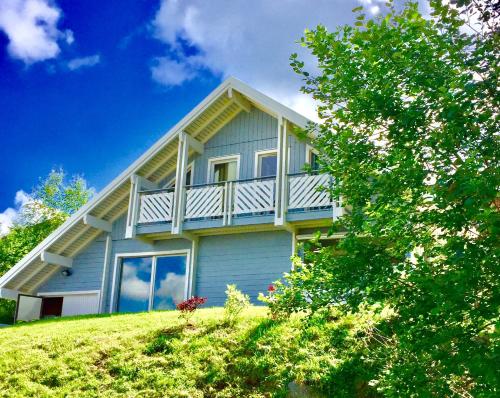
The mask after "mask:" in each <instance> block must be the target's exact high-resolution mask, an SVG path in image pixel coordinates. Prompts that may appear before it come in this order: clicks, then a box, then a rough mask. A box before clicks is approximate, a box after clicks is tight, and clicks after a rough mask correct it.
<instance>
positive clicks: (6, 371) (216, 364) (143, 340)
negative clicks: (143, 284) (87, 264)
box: [0, 307, 359, 397]
mask: <svg viewBox="0 0 500 398" xmlns="http://www.w3.org/2000/svg"><path fill="white" fill-rule="evenodd" d="M357 325H358V324H357V323H356V322H353V320H352V319H347V318H344V319H342V321H339V320H336V321H327V322H326V323H323V324H322V325H309V326H307V327H305V326H304V324H303V322H301V319H300V318H299V317H292V318H291V319H289V320H286V321H281V322H280V321H273V320H270V319H269V318H268V316H267V313H266V309H265V308H255V307H252V308H249V309H248V310H246V311H245V312H244V313H243V315H242V316H241V319H240V321H239V322H237V323H236V324H235V325H234V326H228V325H226V324H224V322H223V309H218V308H216V309H202V310H199V311H198V312H197V313H196V314H195V315H194V317H193V319H192V321H191V324H189V325H186V324H185V323H184V322H183V321H182V320H180V319H179V317H178V313H177V312H174V311H166V312H151V313H140V314H123V315H120V314H116V315H111V316H95V317H79V318H66V319H64V318H63V319H58V320H47V321H38V322H34V323H30V324H21V325H17V326H14V327H10V328H5V329H0V396H2V397H25V396H35V397H97V396H99V397H123V396H125V397H285V396H286V395H287V385H288V383H289V382H290V381H298V382H299V383H304V384H309V385H315V386H316V387H317V388H319V389H322V390H323V391H326V392H328V391H329V390H330V389H331V388H333V387H334V386H332V377H333V376H334V375H335V372H338V371H339V369H341V368H342V367H344V366H345V358H346V357H345V353H346V352H347V351H349V350H350V348H349V347H351V346H352V344H353V343H352V342H353V341H354V336H355V335H356V333H358V332H359V330H358V329H359V327H358V326H357ZM348 348H349V349H348ZM343 358H344V359H343ZM326 396H331V395H330V394H327V395H326Z"/></svg>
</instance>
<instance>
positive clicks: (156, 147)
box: [0, 77, 311, 287]
mask: <svg viewBox="0 0 500 398" xmlns="http://www.w3.org/2000/svg"><path fill="white" fill-rule="evenodd" d="M229 88H234V89H235V90H237V91H239V92H240V93H242V94H243V95H244V96H246V97H247V98H249V99H250V100H251V101H252V102H254V103H256V104H259V105H261V106H262V108H265V109H266V110H267V111H268V113H270V114H272V115H274V116H278V115H283V116H285V117H286V118H287V119H288V120H290V121H292V122H293V123H294V124H296V125H297V126H299V127H302V128H305V127H306V126H307V124H308V123H310V122H311V121H310V120H309V119H307V118H306V117H304V116H302V115H300V114H299V113H297V112H295V111H293V110H292V109H290V108H288V107H286V106H285V105H283V104H280V103H279V102H277V101H275V100H273V99H272V98H270V97H268V96H267V95H265V94H263V93H261V92H259V91H257V90H255V89H253V88H252V87H250V86H248V85H247V84H245V83H243V82H241V81H240V80H238V79H236V78H234V77H229V78H228V79H226V80H225V81H224V82H222V83H221V84H220V85H219V86H218V87H217V88H216V89H215V90H214V91H212V93H210V95H208V96H207V97H206V98H205V99H204V100H203V101H201V102H200V103H199V104H198V105H197V106H196V107H195V108H194V109H193V110H191V112H189V113H188V114H187V115H186V116H184V117H183V118H182V119H181V120H180V121H179V122H178V123H177V124H176V125H175V126H173V127H172V128H171V129H170V130H169V131H168V132H167V133H166V134H164V135H163V137H161V138H160V139H159V140H158V141H156V143H154V144H153V145H152V146H151V147H150V148H149V149H148V150H147V151H146V152H144V154H142V155H141V156H140V157H139V158H138V159H137V160H136V161H135V162H133V163H132V164H131V165H130V166H129V167H127V168H126V169H125V170H124V171H123V172H122V173H121V174H120V175H119V176H118V177H116V178H115V179H114V180H113V181H111V182H110V183H109V184H108V185H107V186H106V187H105V188H104V189H103V190H102V191H101V192H100V193H99V194H97V195H96V196H95V197H94V198H93V199H92V200H90V201H89V202H88V203H87V204H85V205H84V206H82V207H81V208H80V210H78V211H77V212H76V213H75V214H73V216H71V217H70V218H69V219H68V220H66V222H64V223H63V224H62V225H61V226H60V227H59V228H57V229H56V230H55V231H54V232H52V233H51V234H50V235H49V236H48V237H47V238H45V239H44V240H43V241H42V242H40V243H39V244H38V245H37V246H36V247H35V248H34V249H33V250H31V251H30V252H29V253H28V254H27V255H26V256H25V257H23V259H21V261H19V262H18V263H17V264H16V265H15V266H14V267H12V268H11V269H10V270H9V271H7V272H6V273H5V274H4V275H3V276H2V277H0V287H3V286H5V285H6V284H7V283H9V282H10V280H12V278H14V277H15V276H16V275H17V273H18V272H20V271H21V270H22V269H24V267H26V266H28V265H29V264H31V262H32V261H33V260H34V259H35V258H36V257H38V256H39V254H40V251H41V250H42V249H44V248H46V247H49V246H50V245H51V244H53V243H54V242H55V241H56V240H57V239H58V238H59V237H60V236H62V235H63V234H64V233H65V232H67V231H68V230H69V229H70V228H71V227H73V226H74V225H75V224H76V223H77V222H79V221H80V220H81V218H82V216H83V215H84V214H87V213H88V212H89V211H91V210H92V209H93V208H94V207H95V206H97V205H99V204H100V203H101V202H103V201H104V200H105V199H106V198H107V197H108V195H109V194H111V193H112V192H113V191H114V190H115V189H117V188H118V187H120V186H122V185H123V184H125V183H126V182H127V180H128V179H129V178H130V176H131V175H132V174H134V173H135V172H137V171H138V170H140V169H141V167H142V166H143V165H145V164H146V163H147V162H148V161H149V160H150V159H151V158H152V157H154V156H155V155H156V154H157V153H158V152H160V151H161V150H162V149H163V148H164V147H165V146H166V145H168V144H169V143H171V141H173V140H174V139H175V138H176V137H177V135H178V134H179V132H180V131H182V130H183V129H184V128H186V127H187V126H188V125H189V124H190V123H191V122H192V121H193V120H194V119H195V118H197V117H198V116H199V115H200V114H201V113H203V112H204V111H205V109H206V108H208V107H209V106H210V105H211V104H212V103H213V102H214V101H215V100H216V99H217V98H219V97H220V96H221V95H226V94H227V90H228V89H229Z"/></svg>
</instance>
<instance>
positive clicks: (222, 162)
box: [208, 155, 240, 182]
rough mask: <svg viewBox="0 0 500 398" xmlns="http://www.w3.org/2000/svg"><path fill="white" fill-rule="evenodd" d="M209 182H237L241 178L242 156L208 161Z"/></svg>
mask: <svg viewBox="0 0 500 398" xmlns="http://www.w3.org/2000/svg"><path fill="white" fill-rule="evenodd" d="M208 165H209V167H208V173H209V174H208V182H224V181H235V180H237V179H238V178H239V174H240V171H239V165H240V156H239V155H234V156H225V157H220V158H212V159H209V160H208Z"/></svg>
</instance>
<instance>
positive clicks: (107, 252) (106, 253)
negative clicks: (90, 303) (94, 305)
mask: <svg viewBox="0 0 500 398" xmlns="http://www.w3.org/2000/svg"><path fill="white" fill-rule="evenodd" d="M104 245H105V246H104V261H103V265H102V279H101V292H102V294H100V295H99V314H103V313H104V306H105V299H104V292H105V290H106V277H107V274H108V264H109V261H110V260H111V250H112V246H113V238H112V237H111V233H108V234H107V235H106V243H105V244H104Z"/></svg>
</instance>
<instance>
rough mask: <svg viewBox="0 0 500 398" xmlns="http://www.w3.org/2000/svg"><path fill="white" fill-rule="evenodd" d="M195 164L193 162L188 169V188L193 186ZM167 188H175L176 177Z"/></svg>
mask: <svg viewBox="0 0 500 398" xmlns="http://www.w3.org/2000/svg"><path fill="white" fill-rule="evenodd" d="M193 163H194V162H192V163H191V164H190V165H189V166H188V167H187V171H186V186H189V185H193ZM165 187H166V188H172V189H174V188H175V177H174V178H172V179H171V180H170V181H169V182H168V184H167V185H166V186H165Z"/></svg>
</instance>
